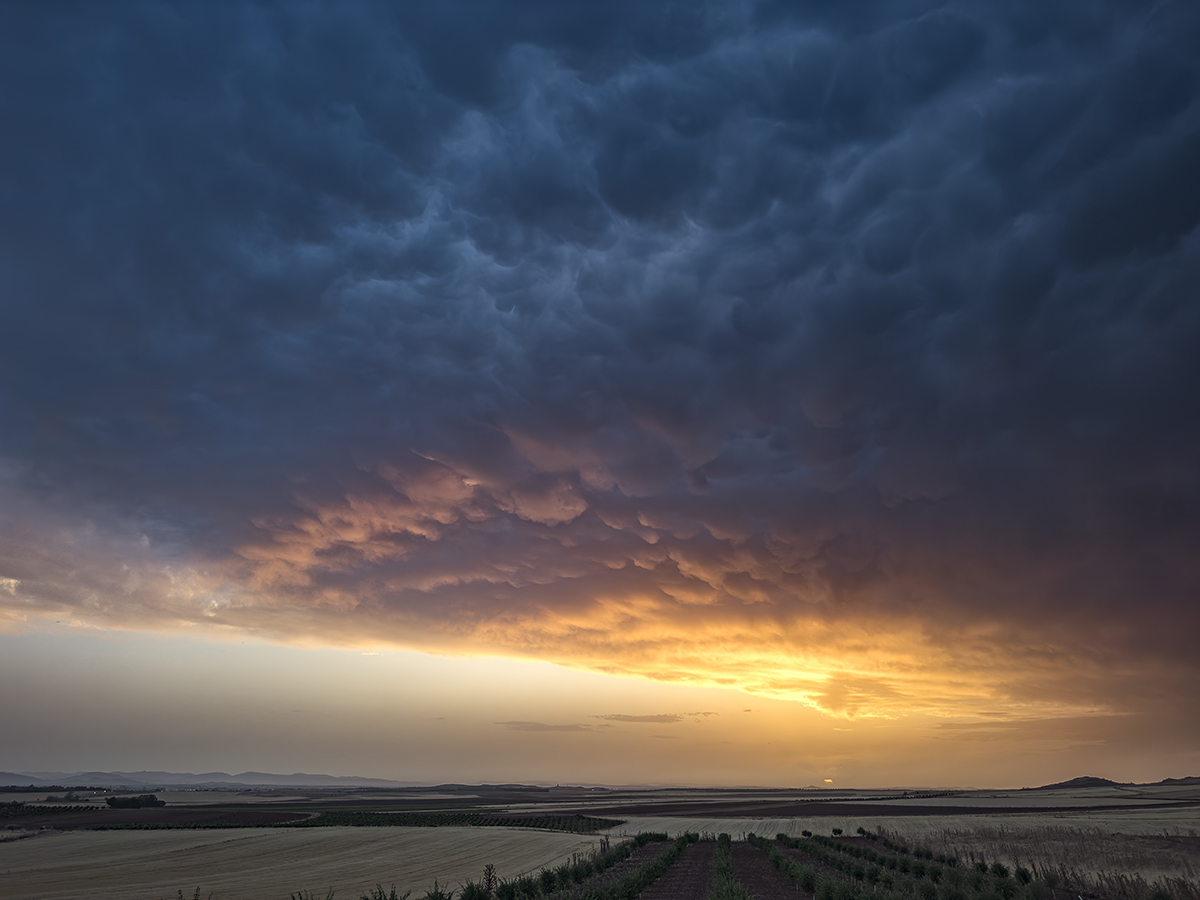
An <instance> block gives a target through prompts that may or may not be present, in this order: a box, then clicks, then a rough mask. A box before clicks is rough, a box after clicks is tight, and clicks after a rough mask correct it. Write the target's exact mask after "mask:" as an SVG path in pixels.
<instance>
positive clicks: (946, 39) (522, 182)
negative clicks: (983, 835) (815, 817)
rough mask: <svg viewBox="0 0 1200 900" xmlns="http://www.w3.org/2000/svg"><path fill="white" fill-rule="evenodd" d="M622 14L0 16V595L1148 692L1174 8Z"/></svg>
mask: <svg viewBox="0 0 1200 900" xmlns="http://www.w3.org/2000/svg"><path fill="white" fill-rule="evenodd" d="M650 6H651V7H653V11H648V10H647V8H644V7H643V5H641V4H632V5H629V6H628V7H627V6H625V5H623V4H606V5H605V9H604V11H599V10H590V11H589V10H570V11H568V10H557V11H555V12H554V13H553V14H550V13H549V12H547V11H546V10H544V9H542V8H541V7H539V6H536V5H533V6H528V7H526V6H525V5H523V4H509V5H506V6H505V12H504V14H501V12H499V11H497V10H498V9H499V5H497V7H496V9H492V8H491V7H489V10H490V11H488V12H481V10H482V7H480V8H478V9H476V8H474V7H472V11H471V13H470V14H463V10H461V9H459V8H458V7H457V5H456V4H444V5H438V8H437V9H436V10H434V9H428V8H422V9H415V8H414V9H407V8H404V9H400V10H396V9H392V8H391V7H388V6H385V5H378V6H373V5H370V4H360V5H356V6H355V7H354V8H353V9H343V8H341V7H339V6H337V5H334V4H313V5H310V6H307V7H305V8H304V10H284V9H274V8H269V7H265V6H257V5H252V4H248V5H239V6H237V7H224V6H219V7H205V6H197V5H191V4H175V3H157V4H148V5H145V6H139V7H136V8H135V7H130V8H128V9H125V10H124V11H123V13H122V15H121V16H120V17H118V19H117V20H115V21H114V20H112V19H111V17H109V16H108V15H106V16H105V18H104V21H103V22H101V21H99V20H97V21H94V22H93V21H90V20H89V19H88V16H89V15H98V13H96V12H94V11H93V12H83V13H81V14H80V15H79V16H73V17H71V18H70V19H68V18H66V17H62V16H60V15H59V14H58V13H57V12H55V11H54V10H52V9H49V8H47V7H42V6H39V5H26V6H21V7H15V8H11V9H8V10H5V11H4V12H3V14H2V15H3V26H4V27H3V28H0V34H3V35H4V37H3V38H2V39H0V40H3V41H4V42H5V58H7V59H8V60H10V64H11V65H12V66H13V67H14V70H16V71H21V72H23V73H25V76H26V77H25V78H24V79H23V80H22V82H21V86H20V87H19V88H18V87H17V86H16V82H15V81H10V82H9V85H10V86H9V87H8V88H6V89H5V92H6V94H7V97H6V102H7V104H8V105H7V106H6V109H8V110H9V112H8V118H9V122H10V128H11V130H12V133H14V134H20V135H22V136H23V137H22V139H21V140H19V141H11V142H7V143H6V144H5V146H4V147H3V148H0V159H2V161H3V167H2V168H0V171H3V172H5V173H6V175H5V176H4V183H5V190H6V194H5V196H6V198H8V202H6V203H5V204H4V205H3V210H4V211H3V212H2V213H0V225H2V226H3V227H4V229H5V235H6V238H5V240H4V241H3V242H0V297H3V298H5V300H4V301H2V302H4V304H5V315H6V327H5V328H4V329H3V333H2V334H0V375H2V377H0V385H2V387H0V426H2V427H0V461H2V463H3V465H2V467H0V491H2V492H3V497H2V500H0V578H2V579H3V580H2V581H0V621H3V622H5V623H6V627H20V623H21V622H23V621H29V620H32V619H37V618H39V617H47V616H52V617H56V618H62V617H65V618H67V619H69V620H71V621H75V622H78V623H80V624H86V625H89V626H99V627H115V628H145V629H163V630H180V629H200V630H215V631H217V632H221V633H230V634H234V633H253V634H257V635H262V636H266V637H270V638H272V639H276V640H282V641H291V642H300V643H305V642H309V643H334V644H347V645H360V644H361V645H363V646H375V645H395V646H406V647H414V648H420V649H429V650H439V651H444V650H453V651H458V652H471V653H482V654H497V655H506V656H519V657H528V658H536V659H545V660H551V661H554V662H558V663H562V664H565V665H572V666H577V667H583V668H588V669H593V670H596V671H602V672H611V673H617V674H631V675H638V676H644V677H649V678H655V679H661V680H664V681H674V682H688V683H701V684H716V685H728V686H734V687H740V688H743V689H746V690H750V691H754V692H759V693H763V694H768V695H772V696H779V697H790V698H795V699H798V700H801V701H803V702H806V703H808V704H811V705H813V706H815V707H818V708H820V709H823V710H826V711H828V712H829V713H831V714H834V715H839V716H845V717H856V716H891V715H897V714H899V713H901V712H905V711H922V712H927V713H929V714H933V715H945V716H961V715H964V714H970V715H979V716H983V715H993V716H999V717H1002V718H1008V719H1013V720H1014V721H1020V720H1023V719H1024V718H1025V717H1028V716H1031V715H1032V716H1035V717H1037V716H1042V717H1045V716H1054V717H1070V716H1075V715H1079V714H1084V713H1093V712H1104V713H1105V714H1132V713H1134V712H1135V711H1140V710H1147V709H1151V710H1156V711H1160V712H1161V714H1162V715H1172V714H1175V713H1178V706H1179V704H1180V703H1183V702H1187V701H1185V700H1183V699H1182V698H1185V697H1188V696H1190V694H1189V690H1188V689H1187V686H1188V685H1191V684H1193V683H1194V682H1195V679H1196V677H1197V676H1198V675H1200V672H1198V671H1197V661H1196V656H1195V651H1194V646H1193V636H1194V635H1195V634H1196V633H1197V632H1198V631H1200V618H1198V616H1200V612H1198V610H1197V606H1196V604H1195V602H1194V601H1195V597H1196V596H1197V590H1198V589H1200V564H1198V563H1197V559H1198V557H1197V555H1196V553H1195V548H1196V546H1197V537H1198V535H1200V528H1198V524H1200V523H1198V521H1197V513H1196V510H1197V509H1200V504H1198V503H1197V500H1198V499H1200V479H1198V477H1197V467H1196V460H1197V459H1200V432H1198V430H1197V425H1196V417H1195V416H1194V414H1193V411H1194V409H1195V408H1196V406H1197V400H1198V399H1200V398H1198V397H1197V391H1198V390H1200V354H1198V353H1196V352H1195V350H1196V347H1197V346H1198V344H1200V314H1198V313H1197V307H1196V305H1195V303H1194V302H1193V298H1194V295H1195V287H1196V284H1197V283H1198V278H1200V235H1198V233H1197V229H1196V226H1197V223H1198V222H1200V187H1197V184H1198V182H1197V180H1196V179H1195V177H1194V172H1193V169H1194V161H1195V159H1196V158H1197V156H1198V154H1200V103H1198V102H1197V98H1196V85H1197V71H1196V68H1197V63H1196V59H1195V54H1194V52H1193V49H1192V48H1194V47H1195V46H1196V43H1197V40H1198V39H1200V13H1197V11H1196V10H1195V9H1194V8H1193V7H1192V6H1191V5H1189V4H1185V3H1165V4H1160V5H1157V6H1155V7H1153V8H1152V9H1145V10H1143V9H1140V8H1139V9H1134V8H1125V7H1118V6H1108V5H1103V4H1101V6H1096V5H1095V4H1090V3H1089V4H1084V3H1068V2H1055V3H1048V4H1047V3H1042V4H1037V5H1030V4H1025V3H1012V4H981V3H968V2H954V3H947V4H940V5H936V6H935V5H932V4H931V5H930V6H929V7H928V8H913V7H910V6H905V7H904V8H903V9H901V8H900V7H898V6H895V5H892V4H886V3H885V4H877V5H872V6H871V7H870V8H869V9H868V8H862V7H857V8H855V9H850V8H846V9H841V8H839V9H838V10H830V9H826V8H825V7H824V6H823V5H818V4H811V5H809V4H797V5H794V6H791V7H786V8H784V7H780V6H777V5H775V4H770V3H758V4H753V3H752V4H743V5H733V4H729V5H724V4H717V5H710V6H705V7H703V8H702V9H701V8H697V7H695V6H694V5H692V4H679V5H673V4H653V5H650ZM509 13H511V14H509ZM170 47H175V48H179V52H178V54H176V55H171V54H170V53H168V52H167V50H166V48H170ZM97 84H103V85H105V89H104V90H103V91H101V92H99V93H97V91H96V89H95V85H97ZM1172 711H1174V712H1172ZM615 721H627V720H615ZM500 724H504V725H506V727H517V726H518V725H536V724H537V723H500ZM661 724H665V722H663V723H661ZM545 727H547V728H557V729H560V730H561V729H565V728H574V727H578V728H586V727H587V726H582V725H581V726H545Z"/></svg>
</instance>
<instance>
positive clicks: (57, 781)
mask: <svg viewBox="0 0 1200 900" xmlns="http://www.w3.org/2000/svg"><path fill="white" fill-rule="evenodd" d="M1155 783H1156V784H1178V785H1188V784H1200V777H1195V776H1192V777H1187V778H1164V779H1163V780H1162V781H1159V782H1155ZM0 785H11V786H13V787H35V788H42V787H44V788H54V787H59V788H82V787H104V788H133V789H157V790H167V789H171V788H184V789H191V790H230V789H242V788H254V787H261V788H360V787H361V788H411V787H423V788H425V789H427V790H437V789H439V788H440V789H443V790H457V791H461V790H464V789H466V788H469V787H471V785H462V784H453V785H451V784H445V785H427V784H424V783H418V782H413V781H392V780H390V779H387V778H362V777H360V776H357V775H310V774H306V773H304V772H296V773H294V774H292V775H275V774H272V773H270V772H242V773H240V774H238V775H230V774H229V773H228V772H203V773H201V774H199V775H194V774H192V773H191V772H0ZM474 786H475V787H479V785H474ZM1118 786H1121V787H1129V786H1132V785H1129V784H1122V783H1121V782H1117V781H1110V780H1109V779H1107V778H1097V777H1095V776H1093V775H1084V776H1081V777H1079V778H1072V779H1071V780H1070V781H1059V782H1057V783H1055V784H1044V785H1041V786H1040V787H1034V788H1022V790H1026V791H1048V790H1064V789H1066V790H1069V789H1072V788H1090V787H1118ZM490 787H492V788H504V789H508V790H548V788H546V787H541V786H538V785H515V784H514V785H490ZM608 787H610V788H611V787H613V786H608ZM627 787H628V786H627ZM638 787H644V788H646V789H651V788H652V786H650V785H641V786H638ZM633 789H637V788H636V787H634V788H633Z"/></svg>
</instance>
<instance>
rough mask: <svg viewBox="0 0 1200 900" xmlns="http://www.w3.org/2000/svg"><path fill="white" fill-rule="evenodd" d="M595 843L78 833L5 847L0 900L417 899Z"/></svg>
mask: <svg viewBox="0 0 1200 900" xmlns="http://www.w3.org/2000/svg"><path fill="white" fill-rule="evenodd" d="M598 843H599V839H598V838H594V837H590V836H583V835H575V834H560V833H555V832H545V831H535V830H532V829H530V830H526V829H508V828H478V829H476V828H430V829H426V828H319V829H318V828H314V829H296V830H293V829H283V828H265V829H259V828H246V829H236V830H221V831H140V832H122V831H77V832H66V833H62V834H57V835H49V836H44V837H43V836H38V837H34V838H29V839H27V840H23V841H14V842H12V843H6V844H3V845H0V897H3V898H5V900H77V898H79V897H80V896H85V895H86V896H87V897H88V898H89V900H170V898H175V897H176V896H177V895H178V892H179V891H180V890H182V891H183V893H184V895H185V896H188V897H190V896H191V895H192V893H193V891H194V889H195V887H196V886H197V885H199V886H200V887H201V889H202V894H201V895H202V897H203V898H207V897H208V896H209V894H210V892H211V894H212V895H213V898H214V900H289V897H290V895H291V894H293V893H295V892H297V891H301V890H305V891H311V892H313V894H315V895H319V896H320V897H322V898H323V897H324V896H325V894H326V891H327V890H328V889H329V888H330V887H332V888H333V889H334V891H335V893H336V895H337V897H339V898H356V897H359V896H361V895H362V894H365V893H367V892H368V891H369V890H370V889H372V888H374V887H375V885H376V884H382V885H384V886H388V887H390V886H391V885H392V884H395V885H396V889H397V891H398V892H399V894H403V893H404V892H405V891H407V890H412V892H413V896H414V897H419V896H421V895H422V894H423V893H424V892H425V891H426V890H427V889H428V888H429V887H430V886H431V885H432V884H433V880H434V878H435V877H436V878H437V879H438V880H439V882H440V883H441V884H442V885H447V886H449V887H453V888H457V887H458V885H459V884H460V883H463V882H465V881H466V880H467V879H473V880H476V881H478V880H479V878H480V877H481V876H482V874H483V869H484V866H485V865H487V864H488V863H494V864H495V865H496V867H497V869H498V874H499V875H500V876H501V877H504V878H510V877H513V876H515V875H518V874H520V873H522V872H530V871H536V870H537V869H539V868H541V867H542V866H544V865H557V864H559V863H562V862H563V861H564V860H566V859H568V858H570V856H571V854H572V853H577V852H584V851H587V850H589V849H591V848H593V847H594V846H596V845H598Z"/></svg>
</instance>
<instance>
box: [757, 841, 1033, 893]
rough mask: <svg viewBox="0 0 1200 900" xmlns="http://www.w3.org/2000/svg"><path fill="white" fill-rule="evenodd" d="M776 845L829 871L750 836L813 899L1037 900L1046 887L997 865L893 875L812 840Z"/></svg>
mask: <svg viewBox="0 0 1200 900" xmlns="http://www.w3.org/2000/svg"><path fill="white" fill-rule="evenodd" d="M776 840H777V842H778V845H779V846H783V847H787V848H791V849H797V850H800V851H802V852H803V853H804V854H805V855H806V856H807V857H809V858H811V859H812V860H814V861H815V862H816V863H818V864H820V865H821V866H823V867H824V868H826V869H827V870H832V872H831V873H820V872H818V871H816V870H814V869H813V868H812V867H811V866H809V865H805V864H804V863H802V862H800V861H799V860H798V859H795V858H794V857H791V856H789V855H787V854H785V853H783V852H782V851H781V850H780V849H779V846H776V845H775V844H772V843H771V842H770V841H768V840H766V839H765V838H760V837H757V836H753V835H752V836H750V841H751V843H752V844H754V846H756V847H758V848H759V849H760V850H763V851H764V852H766V853H767V854H768V855H769V856H770V859H771V863H772V865H774V866H775V867H776V868H777V869H779V870H780V871H781V872H783V873H784V874H785V875H787V876H788V877H789V878H790V879H791V880H792V881H793V882H794V883H795V884H796V885H797V886H799V887H800V888H801V889H802V890H805V891H808V892H809V893H812V894H814V895H815V896H816V900H866V898H871V900H969V898H974V900H1013V898H1016V897H1019V898H1020V900H1042V898H1043V897H1044V895H1045V894H1047V893H1048V889H1047V887H1046V886H1045V885H1043V884H1041V883H1040V882H1037V881H1035V880H1034V879H1033V878H1032V876H1031V875H1030V873H1029V872H1028V871H1026V870H1024V869H1019V870H1018V877H1017V878H1012V877H1010V874H1009V871H1008V869H1007V867H1005V866H1003V865H1000V864H999V863H996V864H994V865H993V866H991V867H988V866H986V865H983V864H980V865H978V866H975V867H972V868H970V869H968V870H960V869H959V868H958V867H957V866H942V865H939V864H936V863H931V864H928V865H924V864H922V865H921V868H920V874H918V873H917V872H916V871H914V870H913V868H912V867H911V866H910V867H909V871H908V872H899V871H892V870H890V869H888V868H886V867H885V866H882V865H879V864H876V863H873V862H867V864H866V865H864V864H863V863H862V862H861V861H859V860H857V859H854V858H853V857H849V858H848V857H847V856H846V855H842V854H839V853H836V852H831V851H830V850H828V849H826V848H825V847H823V846H821V844H820V843H818V842H817V841H815V840H813V839H807V840H803V841H798V840H796V839H794V838H789V837H787V836H786V835H779V836H778V837H777V839H776ZM839 846H841V845H839ZM885 859H894V857H886V858H885ZM914 865H915V864H914Z"/></svg>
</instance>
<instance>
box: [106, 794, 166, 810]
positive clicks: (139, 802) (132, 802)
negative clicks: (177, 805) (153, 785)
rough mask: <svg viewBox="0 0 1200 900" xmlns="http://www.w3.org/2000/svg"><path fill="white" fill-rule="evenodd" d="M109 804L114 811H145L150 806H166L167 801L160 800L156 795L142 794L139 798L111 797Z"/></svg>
mask: <svg viewBox="0 0 1200 900" xmlns="http://www.w3.org/2000/svg"><path fill="white" fill-rule="evenodd" d="M107 803H108V805H109V806H110V807H112V808H113V809H143V808H146V807H150V806H166V805H167V801H166V800H159V799H158V797H156V796H154V794H141V795H139V796H137V797H109V798H108V800H107Z"/></svg>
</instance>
